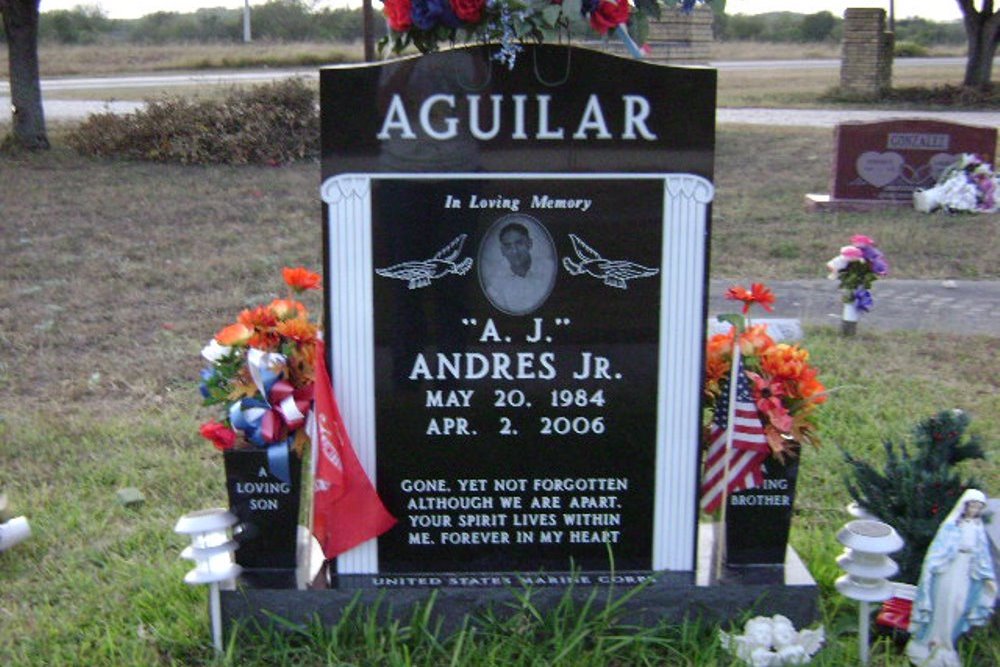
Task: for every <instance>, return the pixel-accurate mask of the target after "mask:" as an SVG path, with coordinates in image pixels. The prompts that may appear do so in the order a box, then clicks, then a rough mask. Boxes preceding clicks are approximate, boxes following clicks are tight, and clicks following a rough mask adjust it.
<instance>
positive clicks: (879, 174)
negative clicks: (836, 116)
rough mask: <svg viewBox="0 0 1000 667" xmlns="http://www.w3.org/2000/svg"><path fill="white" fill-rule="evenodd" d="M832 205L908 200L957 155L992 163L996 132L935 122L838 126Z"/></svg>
mask: <svg viewBox="0 0 1000 667" xmlns="http://www.w3.org/2000/svg"><path fill="white" fill-rule="evenodd" d="M834 143H835V145H836V154H835V157H834V167H833V187H832V188H831V190H832V193H833V197H832V199H833V201H837V200H844V199H847V200H878V201H882V202H891V201H900V202H906V203H909V202H911V201H913V192H914V191H915V190H919V189H925V188H929V187H931V186H933V185H934V183H935V182H936V180H937V177H938V176H939V175H940V174H941V172H942V170H944V168H945V167H947V166H948V165H949V164H951V163H952V162H954V161H955V159H956V158H957V157H958V156H959V155H961V154H962V153H975V154H977V155H979V156H980V157H982V158H984V159H985V160H986V161H987V162H992V161H993V157H994V154H995V150H996V143H997V130H996V128H991V127H977V126H973V125H960V124H958V123H947V122H943V121H936V120H890V121H883V122H877V123H843V124H841V125H838V126H837V128H836V131H835V133H834Z"/></svg>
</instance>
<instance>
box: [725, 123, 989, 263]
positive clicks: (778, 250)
mask: <svg viewBox="0 0 1000 667" xmlns="http://www.w3.org/2000/svg"><path fill="white" fill-rule="evenodd" d="M833 148H834V146H833V131H832V130H822V129H808V128H780V129H772V128H767V127H757V126H739V125H726V126H722V128H721V130H720V132H719V134H718V137H717V146H716V183H715V185H716V200H715V204H714V206H713V218H712V272H713V274H714V276H715V277H727V278H741V279H746V278H747V277H752V278H754V279H780V278H822V277H824V276H825V274H826V269H825V262H826V260H827V259H829V258H830V257H833V255H835V254H836V251H837V249H838V248H840V246H842V245H843V244H844V243H845V242H846V240H847V239H848V238H849V237H850V236H851V235H852V234H856V233H865V234H868V235H870V236H872V237H874V238H875V239H877V240H878V242H879V247H880V248H882V249H883V250H884V251H885V252H886V254H887V255H888V257H889V260H890V262H891V263H892V275H893V277H895V278H914V279H916V278H964V279H979V280H984V279H997V278H1000V268H998V267H1000V214H993V215H951V216H949V215H945V214H933V215H926V214H922V213H917V212H916V211H914V210H913V209H911V208H907V207H903V208H900V209H897V210H892V211H881V212H873V213H847V212H845V213H825V214H815V213H807V212H806V211H805V209H804V205H803V204H804V201H803V199H804V195H805V194H806V193H809V192H819V193H826V192H829V191H830V183H829V179H830V173H831V169H832V161H833Z"/></svg>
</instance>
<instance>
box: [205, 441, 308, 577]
mask: <svg viewBox="0 0 1000 667" xmlns="http://www.w3.org/2000/svg"><path fill="white" fill-rule="evenodd" d="M289 459H290V460H289V473H290V479H289V480H287V481H285V480H281V479H279V478H278V477H276V476H275V475H274V473H273V472H272V471H271V469H270V466H269V465H268V456H267V450H266V449H257V448H254V449H231V450H229V451H226V452H224V453H223V460H224V462H225V469H226V491H227V492H228V494H229V507H230V511H231V512H232V513H233V514H235V515H236V517H237V519H238V520H239V522H238V523H237V525H236V528H235V530H234V539H235V540H236V542H237V543H239V548H238V549H237V550H236V562H237V563H238V564H239V565H241V566H242V567H243V575H242V576H241V581H242V582H243V583H244V584H246V585H249V586H253V587H258V588H294V587H295V567H296V564H297V560H296V550H297V542H298V524H299V506H300V504H301V496H302V461H301V459H300V458H299V457H298V456H296V455H295V454H294V453H291V454H290V456H289Z"/></svg>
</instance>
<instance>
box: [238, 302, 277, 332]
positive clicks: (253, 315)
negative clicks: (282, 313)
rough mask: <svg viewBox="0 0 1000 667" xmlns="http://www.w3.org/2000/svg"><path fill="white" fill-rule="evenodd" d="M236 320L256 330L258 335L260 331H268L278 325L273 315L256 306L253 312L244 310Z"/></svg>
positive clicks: (266, 309)
mask: <svg viewBox="0 0 1000 667" xmlns="http://www.w3.org/2000/svg"><path fill="white" fill-rule="evenodd" d="M236 319H237V321H239V322H240V323H242V324H245V325H247V326H248V327H250V328H252V329H256V330H257V331H258V333H259V332H260V330H261V329H270V328H271V327H273V326H274V325H275V324H277V323H278V318H277V317H276V316H275V314H274V313H272V312H271V310H270V309H268V308H265V307H264V306H257V307H256V308H254V309H253V310H244V311H243V312H241V313H240V314H239V317H237V318H236Z"/></svg>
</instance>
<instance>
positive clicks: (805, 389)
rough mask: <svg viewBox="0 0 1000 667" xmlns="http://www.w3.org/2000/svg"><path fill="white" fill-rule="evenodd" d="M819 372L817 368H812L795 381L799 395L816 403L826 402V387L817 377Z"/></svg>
mask: <svg viewBox="0 0 1000 667" xmlns="http://www.w3.org/2000/svg"><path fill="white" fill-rule="evenodd" d="M818 374H819V373H818V372H817V371H816V369H815V368H810V369H809V370H808V371H806V372H805V373H803V375H802V377H801V378H799V381H798V382H796V383H795V384H796V387H797V388H798V395H799V396H800V397H801V398H803V399H806V400H808V401H809V402H811V403H814V404H816V405H819V404H820V403H825V402H826V387H825V386H823V383H822V382H820V381H819V380H818V379H817V377H816V376H817V375H818Z"/></svg>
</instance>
